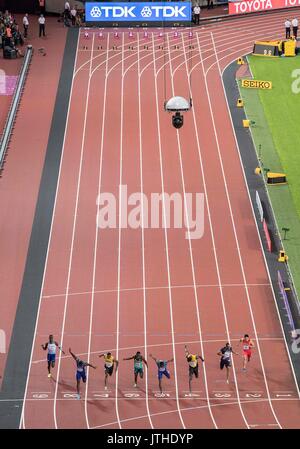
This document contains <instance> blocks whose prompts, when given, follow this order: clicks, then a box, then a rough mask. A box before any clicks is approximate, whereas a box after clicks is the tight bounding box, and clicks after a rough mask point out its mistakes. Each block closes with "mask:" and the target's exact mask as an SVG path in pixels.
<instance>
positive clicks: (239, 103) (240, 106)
mask: <svg viewBox="0 0 300 449" xmlns="http://www.w3.org/2000/svg"><path fill="white" fill-rule="evenodd" d="M236 105H237V107H238V108H242V107H243V106H244V102H243V100H242V99H241V98H239V99H238V101H237V103H236Z"/></svg>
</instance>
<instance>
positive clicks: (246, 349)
mask: <svg viewBox="0 0 300 449" xmlns="http://www.w3.org/2000/svg"><path fill="white" fill-rule="evenodd" d="M240 343H242V346H243V359H244V361H243V371H246V369H247V363H248V362H250V359H251V354H252V349H253V348H255V346H254V344H253V341H252V340H251V338H250V337H249V335H248V334H245V335H244V337H243V338H241V339H240V341H239V344H240Z"/></svg>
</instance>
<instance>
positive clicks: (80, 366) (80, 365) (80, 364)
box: [69, 348, 97, 399]
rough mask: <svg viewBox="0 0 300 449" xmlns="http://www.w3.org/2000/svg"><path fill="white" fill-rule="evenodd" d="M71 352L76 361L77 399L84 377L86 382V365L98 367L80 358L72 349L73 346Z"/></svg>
mask: <svg viewBox="0 0 300 449" xmlns="http://www.w3.org/2000/svg"><path fill="white" fill-rule="evenodd" d="M69 353H70V354H71V356H72V357H73V359H74V360H75V362H76V367H77V371H76V388H77V399H80V380H81V379H82V382H83V383H84V384H85V383H86V372H85V367H86V366H90V367H91V368H93V369H96V368H97V367H96V366H94V365H91V364H90V363H87V362H84V361H83V360H80V359H79V358H78V357H77V356H76V355H75V354H73V352H72V351H71V348H69Z"/></svg>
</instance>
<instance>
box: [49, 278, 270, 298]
mask: <svg viewBox="0 0 300 449" xmlns="http://www.w3.org/2000/svg"><path fill="white" fill-rule="evenodd" d="M247 285H248V287H270V288H271V285H270V284H269V283H267V282H266V283H261V284H247ZM195 287H196V288H210V287H216V288H219V287H224V288H226V287H228V288H230V287H245V285H244V284H222V285H220V284H195V285H192V284H187V285H171V286H170V287H169V286H168V285H166V286H157V287H155V286H154V287H146V286H145V287H132V288H121V289H120V292H122V293H123V292H138V291H141V290H164V289H165V290H166V289H169V288H195ZM117 291H118V289H117V288H116V289H107V290H95V291H93V292H92V291H91V290H87V291H84V292H73V293H69V296H80V295H90V294H91V293H94V294H97V293H101V294H102V293H116V292H117ZM63 296H64V293H59V294H54V295H45V296H43V297H42V298H45V299H51V298H59V297H63Z"/></svg>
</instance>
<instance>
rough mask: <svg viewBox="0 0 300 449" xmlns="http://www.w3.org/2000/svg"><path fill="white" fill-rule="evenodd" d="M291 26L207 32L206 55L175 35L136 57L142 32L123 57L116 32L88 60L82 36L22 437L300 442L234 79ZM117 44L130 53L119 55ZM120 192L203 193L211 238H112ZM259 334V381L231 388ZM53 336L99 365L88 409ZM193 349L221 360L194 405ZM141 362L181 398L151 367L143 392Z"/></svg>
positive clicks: (295, 395) (249, 25)
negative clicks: (45, 346)
mask: <svg viewBox="0 0 300 449" xmlns="http://www.w3.org/2000/svg"><path fill="white" fill-rule="evenodd" d="M284 17H285V15H284V14H282V15H281V14H276V15H274V16H272V17H271V16H268V24H267V25H266V24H265V23H264V20H265V19H264V17H263V16H260V17H256V18H245V19H243V20H242V21H241V22H239V24H237V23H235V24H234V28H233V25H232V24H230V23H224V24H223V23H222V24H219V25H218V26H216V25H213V26H212V25H211V26H207V27H205V28H201V29H199V30H197V31H195V32H194V37H193V45H194V50H193V51H192V52H191V51H190V50H189V45H190V40H189V38H188V31H185V32H183V33H182V34H181V37H180V38H179V39H178V38H174V37H173V32H172V31H170V32H169V33H168V36H167V37H166V42H165V44H166V45H167V44H169V45H167V47H168V48H169V51H166V53H165V56H164V53H163V51H161V50H158V45H159V43H162V42H161V41H159V37H158V33H157V32H156V31H154V32H153V33H152V32H151V33H150V35H151V36H152V37H151V38H150V40H147V42H145V39H144V37H143V35H142V33H140V35H139V37H138V38H137V37H136V39H138V42H135V43H134V44H133V45H134V46H135V47H136V49H135V50H134V51H131V50H128V45H129V38H128V32H125V33H124V35H122V37H121V38H120V39H119V40H118V41H117V42H116V40H115V39H114V37H113V33H112V32H111V31H110V32H109V33H105V38H104V39H103V40H102V41H101V45H102V46H103V50H98V46H99V40H98V36H97V34H95V35H94V36H93V38H90V40H89V42H88V48H89V49H88V50H82V48H83V45H86V40H84V38H83V35H81V36H80V39H79V43H78V53H77V61H76V72H75V74H74V82H73V88H72V96H71V100H70V110H69V115H68V123H67V127H66V136H65V144H64V153H63V158H62V165H61V172H60V179H59V186H58V191H57V198H56V205H55V212H54V216H53V225H52V231H51V238H50V245H49V251H48V257H47V263H46V267H45V275H44V283H43V288H42V297H41V302H40V309H39V315H38V320H37V327H36V337H35V340H34V344H33V353H32V363H31V366H30V371H29V376H28V384H27V391H26V401H25V405H24V409H23V418H22V422H21V427H26V428H41V427H42V428H48V427H50V428H53V427H58V428H67V427H72V428H85V427H89V428H119V427H122V428H139V427H140V428H146V427H147V428H149V427H153V428H182V427H187V428H191V427H192V428H214V427H218V428H246V427H255V428H256V427H258V428H278V427H299V413H300V403H299V392H298V390H297V387H296V384H295V381H294V377H293V373H292V369H291V365H290V362H289V358H288V353H287V350H286V344H285V340H284V337H283V333H282V329H281V326H280V323H279V319H278V314H277V310H276V304H275V301H274V298H273V293H272V288H271V285H270V281H269V277H268V274H267V271H266V268H265V263H264V258H263V254H262V251H261V249H260V242H259V238H258V233H257V230H256V225H255V222H254V219H253V213H252V210H251V205H250V202H249V197H248V193H247V188H246V185H245V181H244V177H243V174H242V169H241V165H240V160H239V155H238V151H237V147H236V142H235V138H234V133H233V130H232V126H231V122H230V117H229V113H228V109H227V105H226V100H225V96H224V91H223V86H222V80H221V76H220V75H221V72H222V70H223V69H224V68H225V67H226V66H227V65H228V64H229V63H230V62H231V61H232V60H234V59H236V58H237V57H238V56H240V55H241V54H245V53H247V52H249V51H251V48H252V43H253V40H254V39H256V38H269V37H270V38H271V37H278V33H277V32H276V30H278V29H280V30H281V27H282V20H283V18H284ZM239 27H240V29H239ZM242 30H243V31H242ZM212 31H213V34H211V32H212ZM241 31H242V32H241ZM268 32H269V35H266V34H267V33H268ZM107 36H109V37H107ZM130 43H131V44H132V41H130ZM145 43H146V44H147V45H148V48H149V49H148V50H145V49H144V45H145ZM175 43H176V44H177V45H178V44H180V45H181V50H175V49H174V44H175ZM116 44H117V45H118V47H119V49H120V50H119V51H113V50H111V48H112V45H116ZM183 44H184V46H185V51H183V50H182V48H183ZM137 48H138V49H137ZM91 49H92V50H91ZM189 57H192V60H191V61H188V58H189ZM164 64H166V65H165V69H164V68H163V65H164ZM164 70H165V73H166V79H167V87H166V92H167V95H166V94H165V89H164ZM188 70H192V93H193V109H192V111H191V112H189V113H188V114H186V116H185V125H184V127H183V128H182V129H181V130H180V131H179V132H178V134H177V132H176V131H175V130H174V128H172V126H171V117H170V115H168V114H166V113H165V112H164V111H163V102H164V100H165V99H166V98H165V96H167V97H170V96H173V95H175V94H176V95H182V96H185V97H187V96H188V76H187V71H188ZM171 75H172V77H171ZM171 78H172V80H173V81H172V82H171ZM173 89H174V90H173ZM149 117H152V118H153V120H152V121H149ZM119 184H126V185H127V186H128V195H129V194H130V193H133V192H138V191H142V192H144V193H145V194H146V195H147V196H150V194H151V193H152V192H161V191H165V192H168V193H173V192H179V193H184V192H203V193H204V194H205V197H206V208H205V232H204V236H203V237H202V238H201V239H198V240H187V239H186V238H185V230H184V229H168V230H164V229H156V230H153V229H152V230H151V229H145V230H144V232H142V230H141V229H137V230H130V229H116V230H101V231H99V230H97V228H96V221H95V218H96V213H97V209H96V198H97V195H98V193H99V192H111V193H114V194H115V195H116V196H118V185H119ZM246 331H247V332H248V333H249V334H251V336H252V337H253V339H254V341H255V345H256V348H257V349H256V350H255V354H254V356H253V360H252V361H251V364H250V367H249V372H248V373H247V374H246V375H245V374H244V373H242V372H241V363H242V362H241V358H240V357H235V359H234V367H233V370H232V378H231V383H230V384H229V385H227V384H226V383H225V378H224V374H225V373H221V372H220V370H219V367H218V357H217V356H216V353H217V351H218V350H219V348H220V347H221V345H223V343H224V342H225V341H227V340H230V341H232V342H235V341H236V340H237V338H238V337H239V336H240V335H242V334H243V333H244V332H246ZM50 332H52V333H54V334H55V337H56V339H57V340H58V341H61V342H62V344H63V347H64V348H65V349H68V347H69V346H71V347H72V349H73V351H74V352H75V353H76V354H81V355H82V357H83V359H89V360H90V361H91V362H93V363H95V364H97V365H98V370H97V371H94V370H90V372H89V373H88V374H89V375H88V383H87V385H86V388H85V387H83V390H82V393H83V394H82V399H81V400H80V401H77V400H75V398H74V393H75V391H74V388H75V378H74V374H75V369H74V361H73V360H72V359H71V358H70V357H69V356H68V355H66V356H63V357H60V358H59V360H58V362H57V367H56V369H55V374H54V377H55V379H52V380H49V379H48V378H47V373H46V366H45V365H46V363H45V353H44V352H43V351H42V350H41V346H40V345H41V343H43V342H44V341H46V339H47V336H48V334H49V333H50ZM184 343H188V345H189V347H190V348H191V350H193V351H195V352H199V353H202V354H204V357H205V364H204V365H203V367H201V376H200V379H199V380H198V381H195V380H194V382H193V388H194V393H195V396H194V397H191V398H189V397H187V396H185V395H186V394H187V392H188V391H187V390H188V379H187V366H186V365H187V364H186V361H185V358H184ZM137 349H141V350H142V351H143V353H144V354H145V355H146V357H147V358H148V355H149V353H151V352H153V354H154V355H157V356H158V357H168V358H169V357H174V359H175V363H174V366H173V367H172V370H171V373H172V378H171V380H170V381H169V382H168V383H166V382H165V385H166V391H167V392H168V396H166V397H164V398H157V397H156V396H155V395H156V393H157V379H156V369H155V366H154V363H153V362H152V361H151V360H150V359H149V369H148V371H147V373H146V374H147V376H146V379H145V381H144V382H142V383H140V384H139V386H140V388H138V389H133V388H132V383H133V379H132V366H131V364H130V362H122V359H123V357H126V356H129V355H131V354H132V353H134V352H135V351H136V350H137ZM107 350H112V351H113V352H114V354H115V355H116V357H117V358H118V359H119V360H120V361H121V363H120V367H119V370H118V372H117V375H116V376H114V377H113V378H112V379H111V382H110V390H109V394H108V397H105V396H103V395H104V394H105V392H104V390H103V371H102V364H100V367H99V362H98V361H99V359H98V358H97V355H98V354H99V353H100V352H102V351H107ZM131 394H138V396H131V397H128V395H131ZM101 395H102V396H101Z"/></svg>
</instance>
